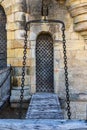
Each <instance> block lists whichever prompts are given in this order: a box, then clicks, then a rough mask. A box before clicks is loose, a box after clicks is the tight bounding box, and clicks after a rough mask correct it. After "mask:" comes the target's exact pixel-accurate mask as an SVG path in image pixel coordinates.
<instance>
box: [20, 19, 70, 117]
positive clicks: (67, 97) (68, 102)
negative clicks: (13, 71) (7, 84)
mask: <svg viewBox="0 0 87 130" xmlns="http://www.w3.org/2000/svg"><path fill="white" fill-rule="evenodd" d="M31 23H45V24H46V23H60V24H62V28H61V30H62V39H63V54H64V70H65V73H64V74H65V86H66V103H67V116H68V119H71V111H70V95H69V83H68V67H67V55H66V40H65V24H64V23H63V22H62V21H60V20H46V19H44V20H33V21H29V22H27V23H26V25H25V31H26V33H25V40H24V43H25V44H24V52H23V53H24V56H23V68H22V83H21V96H20V113H19V118H22V107H23V93H24V82H25V66H26V53H27V50H26V49H27V37H28V36H27V31H30V24H31ZM28 25H29V29H28Z"/></svg>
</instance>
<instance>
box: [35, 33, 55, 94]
mask: <svg viewBox="0 0 87 130" xmlns="http://www.w3.org/2000/svg"><path fill="white" fill-rule="evenodd" d="M53 68H54V67H53V39H52V37H51V35H50V34H49V33H41V34H40V35H39V36H38V38H37V41H36V91H37V92H54V86H53V84H54V81H53V77H54V76H53Z"/></svg>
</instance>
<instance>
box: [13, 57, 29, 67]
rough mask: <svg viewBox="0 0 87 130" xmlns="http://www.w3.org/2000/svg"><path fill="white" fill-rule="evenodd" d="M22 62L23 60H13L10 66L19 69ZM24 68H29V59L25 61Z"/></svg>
mask: <svg viewBox="0 0 87 130" xmlns="http://www.w3.org/2000/svg"><path fill="white" fill-rule="evenodd" d="M22 62H23V58H16V59H14V60H13V62H12V65H13V66H19V67H21V66H23V63H22ZM26 66H30V60H29V59H27V61H26Z"/></svg>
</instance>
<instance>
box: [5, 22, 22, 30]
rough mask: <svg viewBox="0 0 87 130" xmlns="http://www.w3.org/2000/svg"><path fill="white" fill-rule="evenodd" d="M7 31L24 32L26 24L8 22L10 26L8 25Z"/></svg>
mask: <svg viewBox="0 0 87 130" xmlns="http://www.w3.org/2000/svg"><path fill="white" fill-rule="evenodd" d="M6 29H7V30H22V29H24V22H15V23H12V22H8V24H7V25H6Z"/></svg>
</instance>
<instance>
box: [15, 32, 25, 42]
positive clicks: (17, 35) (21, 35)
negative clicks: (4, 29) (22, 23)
mask: <svg viewBox="0 0 87 130" xmlns="http://www.w3.org/2000/svg"><path fill="white" fill-rule="evenodd" d="M24 35H25V31H24V30H16V31H15V39H16V40H24Z"/></svg>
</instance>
